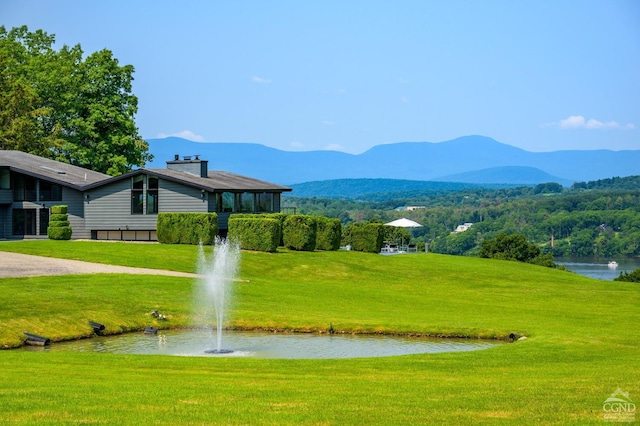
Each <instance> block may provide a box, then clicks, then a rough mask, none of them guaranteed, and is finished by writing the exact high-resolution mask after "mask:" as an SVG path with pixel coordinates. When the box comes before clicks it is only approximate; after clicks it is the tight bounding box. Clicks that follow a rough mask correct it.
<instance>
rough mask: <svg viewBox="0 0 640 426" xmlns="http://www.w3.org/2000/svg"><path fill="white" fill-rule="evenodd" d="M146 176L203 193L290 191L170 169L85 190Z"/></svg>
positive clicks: (217, 173)
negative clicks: (179, 184) (203, 191)
mask: <svg viewBox="0 0 640 426" xmlns="http://www.w3.org/2000/svg"><path fill="white" fill-rule="evenodd" d="M139 174H146V175H153V176H158V177H160V178H162V179H165V180H168V181H172V182H178V183H181V184H183V185H187V186H191V187H194V188H197V189H204V190H205V191H210V192H213V191H265V192H285V191H291V188H288V187H286V186H281V185H276V184H274V183H269V182H265V181H262V180H258V179H254V178H250V177H247V176H242V175H237V174H235V173H230V172H224V171H209V172H208V176H207V177H206V178H205V177H200V176H196V175H192V174H190V173H185V172H181V171H178V170H172V169H137V170H133V171H131V172H129V173H125V174H123V175H120V176H116V177H112V178H110V179H108V180H107V181H102V182H97V183H94V184H92V185H89V186H87V188H86V189H91V188H95V187H98V186H102V185H105V184H108V183H111V182H116V181H118V180H121V179H128V178H130V177H131V176H135V175H139Z"/></svg>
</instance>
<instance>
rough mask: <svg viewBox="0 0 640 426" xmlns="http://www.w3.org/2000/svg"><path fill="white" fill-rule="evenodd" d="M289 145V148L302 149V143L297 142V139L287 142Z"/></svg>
mask: <svg viewBox="0 0 640 426" xmlns="http://www.w3.org/2000/svg"><path fill="white" fill-rule="evenodd" d="M289 146H290V147H291V148H294V149H303V148H304V144H303V143H302V142H298V141H293V142H291V143H290V144H289Z"/></svg>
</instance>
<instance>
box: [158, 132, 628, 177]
mask: <svg viewBox="0 0 640 426" xmlns="http://www.w3.org/2000/svg"><path fill="white" fill-rule="evenodd" d="M148 142H149V147H150V148H149V150H150V152H151V154H153V155H154V156H155V159H154V161H153V162H152V163H151V164H149V165H148V166H147V167H160V168H163V167H164V166H165V161H168V160H172V159H173V158H174V155H175V154H179V155H194V154H200V155H201V158H203V159H205V160H208V161H209V168H210V169H212V170H226V171H230V172H234V173H239V174H244V175H248V176H252V177H255V178H257V179H262V180H266V181H269V182H274V183H278V184H283V185H291V184H296V183H303V182H312V181H323V180H332V179H362V178H369V179H398V180H415V181H433V180H443V179H444V180H451V177H452V176H456V175H460V174H465V173H469V172H477V173H480V176H481V175H483V174H484V175H485V177H484V178H483V179H484V180H486V179H487V176H488V175H493V176H492V177H491V179H492V180H493V179H498V181H496V182H493V183H505V184H510V183H522V182H521V181H522V177H521V176H518V173H515V174H514V173H500V172H499V170H500V168H507V169H504V170H503V172H504V171H508V170H510V169H509V168H511V167H521V168H535V169H539V170H540V171H541V172H542V173H541V174H539V179H540V180H539V181H537V178H536V179H527V181H528V183H531V184H535V183H544V182H548V180H549V178H548V175H551V176H552V177H557V178H556V179H554V180H558V181H559V180H562V181H561V182H558V183H562V184H568V183H570V182H576V181H592V180H597V179H604V178H610V177H614V176H621V177H622V176H630V175H639V174H640V150H633V151H631V150H630V151H609V150H598V151H555V152H528V151H525V150H522V149H520V148H515V147H512V146H509V145H505V144H503V143H500V142H497V141H495V140H493V139H491V138H487V137H484V136H465V137H461V138H457V139H454V140H451V141H447V142H440V143H431V142H400V143H393V144H387V145H378V146H374V147H373V148H371V149H369V150H368V151H366V152H364V153H362V154H359V155H353V154H347V153H343V152H337V151H303V152H292V151H282V150H278V149H275V148H270V147H267V146H264V145H260V144H254V143H224V142H192V141H188V140H185V139H180V138H175V137H170V138H165V139H150V140H148ZM494 168H498V171H494V172H490V173H489V172H481V171H483V170H485V169H494ZM511 170H512V171H513V169H511ZM521 171H522V172H523V173H525V175H526V176H529V177H532V176H533V175H532V174H531V173H529V172H528V171H526V169H521ZM486 173H488V174H486ZM543 173H544V174H543ZM545 174H548V175H545ZM478 176H479V175H478V174H475V175H474V174H472V175H470V176H467V177H464V175H462V176H461V177H460V178H459V179H470V180H472V182H471V183H477V180H478V179H479V177H478ZM474 179H475V180H476V181H473V180H474ZM516 180H520V182H516Z"/></svg>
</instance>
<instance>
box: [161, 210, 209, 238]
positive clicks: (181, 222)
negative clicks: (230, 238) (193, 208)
mask: <svg viewBox="0 0 640 426" xmlns="http://www.w3.org/2000/svg"><path fill="white" fill-rule="evenodd" d="M156 230H157V235H158V242H159V243H162V244H200V243H202V244H206V245H211V244H213V243H214V240H215V237H216V235H218V215H217V214H216V213H158V220H157V223H156Z"/></svg>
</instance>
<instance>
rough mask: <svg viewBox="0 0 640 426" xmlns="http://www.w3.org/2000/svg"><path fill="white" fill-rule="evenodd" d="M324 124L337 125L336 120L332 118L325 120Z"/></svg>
mask: <svg viewBox="0 0 640 426" xmlns="http://www.w3.org/2000/svg"><path fill="white" fill-rule="evenodd" d="M322 124H324V125H325V126H335V125H336V122H335V121H331V120H323V121H322Z"/></svg>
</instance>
